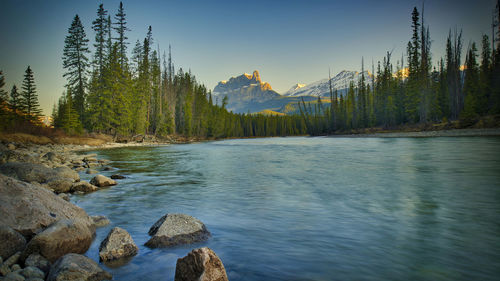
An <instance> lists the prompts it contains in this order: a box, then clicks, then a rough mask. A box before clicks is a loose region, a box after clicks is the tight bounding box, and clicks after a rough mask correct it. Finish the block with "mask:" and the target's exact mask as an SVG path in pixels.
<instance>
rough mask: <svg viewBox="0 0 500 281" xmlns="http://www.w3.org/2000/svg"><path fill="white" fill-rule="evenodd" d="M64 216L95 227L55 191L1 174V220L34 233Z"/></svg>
mask: <svg viewBox="0 0 500 281" xmlns="http://www.w3.org/2000/svg"><path fill="white" fill-rule="evenodd" d="M61 219H74V220H78V221H80V222H82V223H83V224H85V225H86V226H87V227H89V228H91V229H94V226H93V224H94V223H93V221H92V220H91V219H90V217H89V216H88V215H87V213H86V212H85V211H84V210H83V209H81V208H80V207H77V206H75V205H73V204H71V203H70V202H66V201H64V200H63V199H61V198H59V197H57V195H55V194H54V193H53V192H52V191H50V190H47V189H45V188H43V187H39V186H36V185H32V184H28V183H25V182H21V181H18V180H15V179H13V178H9V177H6V176H4V175H2V174H0V224H3V225H8V226H10V227H12V228H13V229H14V230H16V231H17V232H19V233H21V234H22V235H23V236H24V237H27V238H29V237H32V236H33V235H35V234H36V233H38V232H40V231H41V230H43V229H45V228H46V227H47V226H49V225H51V224H52V223H54V222H56V221H58V220H61Z"/></svg>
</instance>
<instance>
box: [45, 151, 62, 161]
mask: <svg viewBox="0 0 500 281" xmlns="http://www.w3.org/2000/svg"><path fill="white" fill-rule="evenodd" d="M42 158H45V159H47V160H49V161H52V162H54V161H60V159H59V157H58V156H57V154H55V153H54V152H52V151H49V152H47V153H45V155H43V156H42Z"/></svg>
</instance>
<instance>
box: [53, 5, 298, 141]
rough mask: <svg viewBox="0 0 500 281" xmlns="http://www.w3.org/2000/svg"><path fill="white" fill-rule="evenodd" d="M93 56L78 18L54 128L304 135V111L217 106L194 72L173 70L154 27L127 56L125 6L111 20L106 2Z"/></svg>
mask: <svg viewBox="0 0 500 281" xmlns="http://www.w3.org/2000/svg"><path fill="white" fill-rule="evenodd" d="M92 24H93V25H92V29H93V31H94V34H95V38H94V43H93V46H94V49H95V52H94V53H93V54H91V53H90V51H89V47H88V44H89V40H88V39H87V37H86V34H85V31H84V28H83V25H82V23H81V21H80V18H79V17H78V15H76V16H75V17H74V19H73V22H72V24H71V26H70V27H69V29H68V35H67V37H66V39H65V46H64V53H63V67H64V69H65V70H66V72H65V74H64V77H66V78H67V81H68V83H67V85H66V88H67V90H66V92H65V93H64V94H63V95H62V97H61V98H60V100H59V102H58V104H57V105H55V106H54V109H53V114H52V116H53V120H54V127H56V128H62V129H64V130H65V131H66V132H68V133H72V134H74V133H76V134H78V133H82V132H83V131H84V130H86V131H91V132H100V133H106V134H112V135H116V136H131V135H137V134H151V135H157V136H166V135H170V134H180V135H184V136H188V137H190V136H196V137H201V138H223V137H253V136H284V135H298V134H305V131H306V129H305V124H304V121H303V120H302V118H300V116H283V117H278V116H270V117H268V116H254V115H244V114H233V113H230V112H228V111H227V110H226V108H225V105H226V104H225V103H223V104H222V105H220V106H218V105H216V104H214V102H213V101H212V97H211V93H210V91H208V90H207V89H206V88H205V87H204V86H203V85H201V84H199V83H198V82H197V81H196V79H195V77H194V75H192V74H191V73H190V72H184V71H183V70H182V68H181V69H179V70H178V71H177V72H176V71H175V69H174V64H173V62H172V57H171V48H170V46H169V48H168V56H167V54H166V52H165V51H164V52H163V54H162V53H161V51H160V48H159V45H158V44H155V43H154V39H153V33H152V28H151V26H150V27H149V28H148V30H147V34H146V36H145V38H144V39H143V40H141V41H139V40H137V42H136V43H135V45H134V47H133V50H132V56H131V57H130V58H129V57H128V56H127V48H128V43H127V39H128V38H127V34H126V32H127V31H129V29H128V27H127V21H126V14H125V11H124V8H123V4H122V3H120V6H119V9H118V12H117V13H116V15H114V17H113V20H112V18H111V16H110V15H109V14H108V11H106V10H105V9H104V7H103V5H102V4H101V5H100V6H99V8H98V10H97V17H96V19H95V20H94V21H93V22H92Z"/></svg>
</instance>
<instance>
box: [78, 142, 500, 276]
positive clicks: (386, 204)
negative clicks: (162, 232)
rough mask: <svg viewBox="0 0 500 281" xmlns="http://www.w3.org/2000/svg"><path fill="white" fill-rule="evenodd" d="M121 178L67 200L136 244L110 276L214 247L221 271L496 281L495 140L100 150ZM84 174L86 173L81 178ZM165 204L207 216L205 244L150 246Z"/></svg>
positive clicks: (499, 245)
mask: <svg viewBox="0 0 500 281" xmlns="http://www.w3.org/2000/svg"><path fill="white" fill-rule="evenodd" d="M97 153H98V154H99V157H100V158H104V159H109V160H111V161H112V162H111V164H110V165H111V166H113V167H114V168H115V169H116V170H115V171H110V172H104V171H103V172H101V173H102V174H104V175H108V176H109V175H111V174H113V173H118V174H122V175H125V176H127V178H126V179H123V180H119V184H118V185H117V186H114V187H111V188H108V189H103V190H100V191H98V192H95V193H92V194H87V195H75V196H73V197H72V202H74V203H76V204H77V205H78V206H80V207H82V208H84V209H85V210H86V211H87V212H88V213H89V214H91V215H105V216H107V217H108V218H109V219H110V220H111V224H110V225H109V226H107V227H104V228H100V229H98V230H97V237H96V240H95V241H94V243H93V244H92V246H91V248H90V250H89V251H88V252H87V254H86V255H87V256H89V257H91V258H92V259H94V260H98V257H99V255H98V248H99V244H100V242H101V241H102V240H103V239H104V237H105V236H106V235H107V233H108V232H109V230H110V229H111V228H112V227H114V226H120V227H122V228H124V229H126V230H127V231H128V232H129V233H130V234H131V235H132V237H133V239H134V240H135V242H136V243H137V245H138V246H139V253H138V255H137V256H135V257H134V258H133V259H132V260H131V261H130V262H129V263H128V264H126V265H123V266H121V267H116V268H109V267H105V266H104V267H105V268H106V269H107V270H109V271H110V272H111V273H112V274H113V276H114V280H142V281H146V280H173V278H174V274H175V263H176V260H177V258H180V257H183V256H185V255H186V254H187V253H188V252H189V251H190V250H191V249H193V248H198V247H204V246H207V247H210V248H211V249H213V250H214V251H215V253H216V254H217V255H218V256H219V257H220V258H221V260H222V262H223V263H224V266H225V267H226V271H227V273H228V277H229V279H230V280H471V279H474V280H498V278H499V276H500V138H498V137H460V138H459V137H457V138H445V137H443V138H333V137H314V138H311V137H287V138H264V139H241V140H225V141H214V142H204V143H195V144H186V145H169V146H157V147H131V148H118V149H108V150H100V151H97ZM90 177H91V175H85V174H82V178H83V179H87V180H88V179H90ZM165 213H186V214H189V215H192V216H194V217H196V218H198V219H200V220H201V221H202V222H204V223H205V225H206V226H207V228H208V230H209V231H210V232H211V233H212V237H211V238H210V239H209V240H208V241H206V242H203V243H199V244H194V245H187V246H182V247H176V248H172V249H169V248H165V249H149V248H147V247H145V246H144V243H145V242H146V241H147V240H148V239H149V236H148V234H147V232H148V230H149V228H150V227H151V225H152V224H153V223H154V222H156V220H158V219H159V218H160V217H161V216H163V215H164V214H165Z"/></svg>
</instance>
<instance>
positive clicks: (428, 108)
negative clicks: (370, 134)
mask: <svg viewBox="0 0 500 281" xmlns="http://www.w3.org/2000/svg"><path fill="white" fill-rule="evenodd" d="M498 2H500V1H498ZM498 6H499V4H497V8H496V14H497V16H496V18H497V20H496V22H497V28H498V30H497V31H496V32H497V34H498V36H497V37H500V25H499V24H498V19H499V18H500V14H499V13H500V9H499V7H498ZM422 10H423V8H422ZM411 27H412V37H411V40H410V41H409V42H408V46H407V58H406V62H405V59H404V57H403V56H402V57H401V59H400V60H399V61H397V62H396V67H395V68H394V65H393V63H392V53H391V52H387V55H386V56H385V57H384V59H383V61H382V62H380V61H379V62H378V66H377V70H376V75H375V76H371V77H365V75H364V70H365V69H364V63H363V60H362V63H361V64H362V74H361V75H362V77H361V79H360V80H359V82H358V83H357V84H356V85H355V84H353V83H351V84H350V85H349V89H348V92H347V94H346V95H339V94H338V92H337V91H336V90H335V89H333V88H332V87H331V85H330V100H331V103H330V106H328V107H325V106H324V105H322V104H321V100H320V99H318V102H317V103H316V104H315V105H314V106H312V105H311V104H307V103H305V102H303V101H302V102H301V103H299V109H300V113H301V116H302V117H303V119H304V122H305V123H306V125H307V132H308V133H309V134H311V135H322V134H332V133H336V132H339V131H349V130H352V129H360V128H370V127H386V128H390V127H393V126H396V125H401V124H408V123H409V124H415V123H428V122H441V121H444V122H447V121H449V120H459V121H460V122H461V123H463V124H465V125H467V124H473V123H475V122H476V121H477V119H478V118H479V117H481V116H485V115H494V114H500V41H499V42H498V43H497V48H496V51H495V49H494V40H493V42H492V43H491V44H490V39H489V37H488V36H487V35H483V37H482V41H481V53H480V54H479V53H478V47H477V45H476V43H475V42H471V43H470V44H469V45H468V48H467V52H466V57H465V64H464V65H462V61H461V54H462V48H463V39H462V32H461V31H460V32H458V31H457V30H455V31H453V32H452V31H451V30H450V32H449V35H448V39H447V43H446V57H445V58H444V59H443V58H441V59H440V60H439V61H438V62H437V67H433V66H432V65H433V64H432V60H431V52H430V47H431V39H430V36H429V26H426V25H425V22H424V17H423V15H422V16H421V15H420V13H419V11H418V10H417V8H416V7H415V8H414V9H413V12H412V14H411ZM405 63H407V64H405ZM373 68H374V66H373V64H372V72H373ZM394 73H395V74H394Z"/></svg>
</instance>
